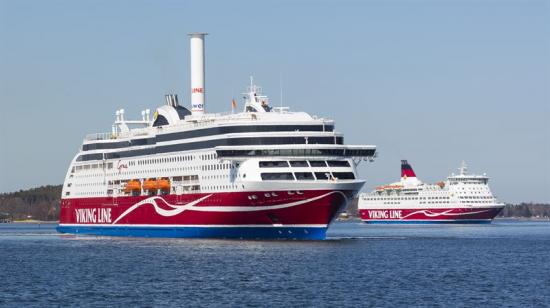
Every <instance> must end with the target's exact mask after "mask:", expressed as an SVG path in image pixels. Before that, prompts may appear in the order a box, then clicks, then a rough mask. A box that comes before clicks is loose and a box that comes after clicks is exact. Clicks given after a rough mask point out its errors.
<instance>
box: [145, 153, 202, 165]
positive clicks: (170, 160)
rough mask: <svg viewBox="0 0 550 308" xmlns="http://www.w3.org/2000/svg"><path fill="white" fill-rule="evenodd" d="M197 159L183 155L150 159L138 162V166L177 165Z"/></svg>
mask: <svg viewBox="0 0 550 308" xmlns="http://www.w3.org/2000/svg"><path fill="white" fill-rule="evenodd" d="M194 159H195V156H194V155H182V156H173V157H162V158H148V159H140V160H138V161H137V162H138V165H140V166H141V165H148V164H159V163H176V162H184V161H192V160H194Z"/></svg>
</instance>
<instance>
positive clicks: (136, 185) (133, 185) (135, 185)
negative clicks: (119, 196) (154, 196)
mask: <svg viewBox="0 0 550 308" xmlns="http://www.w3.org/2000/svg"><path fill="white" fill-rule="evenodd" d="M136 190H141V183H140V182H139V181H138V180H130V181H128V183H126V187H125V188H124V191H125V192H131V191H136Z"/></svg>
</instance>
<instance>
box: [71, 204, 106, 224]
mask: <svg viewBox="0 0 550 308" xmlns="http://www.w3.org/2000/svg"><path fill="white" fill-rule="evenodd" d="M75 214H76V215H75V216H76V222H77V223H94V224H95V223H110V222H111V209H102V208H91V209H76V210H75Z"/></svg>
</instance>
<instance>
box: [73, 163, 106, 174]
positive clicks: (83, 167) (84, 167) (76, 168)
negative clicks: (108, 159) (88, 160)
mask: <svg viewBox="0 0 550 308" xmlns="http://www.w3.org/2000/svg"><path fill="white" fill-rule="evenodd" d="M103 167H107V169H112V168H113V163H105V164H104V163H98V164H88V165H80V166H74V167H73V168H72V169H71V172H73V173H74V172H77V171H81V170H90V169H98V168H99V169H103Z"/></svg>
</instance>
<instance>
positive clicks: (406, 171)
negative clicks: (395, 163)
mask: <svg viewBox="0 0 550 308" xmlns="http://www.w3.org/2000/svg"><path fill="white" fill-rule="evenodd" d="M401 177H402V178H415V177H416V174H415V173H414V170H413V168H412V167H411V165H410V164H409V163H408V162H407V161H406V160H402V161H401Z"/></svg>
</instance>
